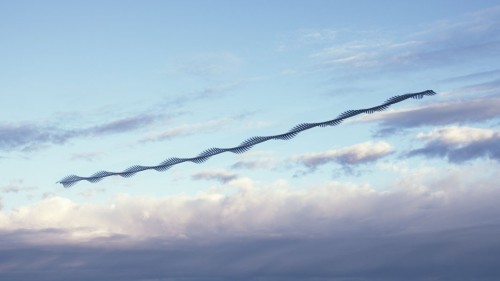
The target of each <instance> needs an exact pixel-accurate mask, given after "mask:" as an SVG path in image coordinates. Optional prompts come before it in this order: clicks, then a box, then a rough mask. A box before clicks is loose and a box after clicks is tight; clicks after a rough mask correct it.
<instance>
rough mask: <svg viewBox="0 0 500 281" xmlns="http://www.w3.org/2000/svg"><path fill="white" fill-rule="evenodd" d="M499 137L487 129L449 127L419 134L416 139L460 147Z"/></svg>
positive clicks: (497, 133) (498, 134) (499, 133)
mask: <svg viewBox="0 0 500 281" xmlns="http://www.w3.org/2000/svg"><path fill="white" fill-rule="evenodd" d="M498 136H500V132H495V131H493V130H489V129H482V128H472V127H458V126H450V127H444V128H439V129H435V130H433V131H432V132H430V133H419V134H418V135H417V138H419V139H424V140H438V141H440V142H442V143H444V144H450V145H460V144H469V143H471V142H477V141H484V140H488V139H491V138H493V137H498Z"/></svg>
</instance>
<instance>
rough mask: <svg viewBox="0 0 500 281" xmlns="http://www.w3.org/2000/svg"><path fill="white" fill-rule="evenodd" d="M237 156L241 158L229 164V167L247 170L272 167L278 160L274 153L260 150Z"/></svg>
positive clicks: (275, 165) (274, 166)
mask: <svg viewBox="0 0 500 281" xmlns="http://www.w3.org/2000/svg"><path fill="white" fill-rule="evenodd" d="M239 157H240V159H242V160H240V161H237V162H236V163H234V164H233V165H231V168H233V169H249V170H258V169H274V168H276V167H277V166H278V165H279V163H278V162H280V161H279V160H278V157H277V156H276V155H274V153H272V152H270V151H262V150H260V151H259V150H256V151H250V152H247V153H245V154H243V155H241V156H239Z"/></svg>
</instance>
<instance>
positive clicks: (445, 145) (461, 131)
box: [407, 126, 500, 163]
mask: <svg viewBox="0 0 500 281" xmlns="http://www.w3.org/2000/svg"><path fill="white" fill-rule="evenodd" d="M417 138H419V139H423V140H426V141H427V143H426V144H425V146H424V147H422V148H419V149H414V150H412V151H410V152H409V153H408V154H407V155H408V156H425V157H440V158H447V159H448V161H450V162H453V163H462V162H465V161H468V160H472V159H477V158H489V159H493V160H496V161H499V162H500V145H499V144H500V131H493V130H488V129H481V128H470V127H456V126H452V127H445V128H440V129H436V130H434V131H432V132H430V133H427V134H423V133H421V134H418V136H417Z"/></svg>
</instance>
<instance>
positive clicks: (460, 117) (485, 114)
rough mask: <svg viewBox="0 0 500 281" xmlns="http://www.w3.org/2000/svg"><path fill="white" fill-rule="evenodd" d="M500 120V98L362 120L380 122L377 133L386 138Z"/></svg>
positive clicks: (428, 106)
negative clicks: (423, 128) (420, 129)
mask: <svg viewBox="0 0 500 281" xmlns="http://www.w3.org/2000/svg"><path fill="white" fill-rule="evenodd" d="M498 117H500V97H496V96H492V97H485V98H477V99H468V100H461V101H449V102H442V103H438V104H431V105H427V106H422V107H417V108H411V109H404V110H395V111H388V112H382V113H380V114H376V115H370V116H367V117H365V118H361V119H359V121H360V122H368V121H378V122H379V124H380V127H381V128H380V129H379V130H378V131H377V133H376V134H377V135H379V136H384V135H387V134H392V133H395V132H398V131H401V130H404V129H408V128H413V127H419V126H435V125H449V124H457V123H458V124H464V123H469V122H479V121H486V120H491V119H495V118H498Z"/></svg>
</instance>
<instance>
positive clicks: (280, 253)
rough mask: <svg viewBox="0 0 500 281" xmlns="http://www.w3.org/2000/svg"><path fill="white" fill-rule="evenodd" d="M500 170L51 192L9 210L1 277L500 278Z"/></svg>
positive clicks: (0, 246) (1, 235) (1, 239)
mask: <svg viewBox="0 0 500 281" xmlns="http://www.w3.org/2000/svg"><path fill="white" fill-rule="evenodd" d="M497 170H498V166H490V167H488V166H486V167H483V166H477V165H476V166H472V167H461V168H452V169H448V170H443V171H439V170H436V171H435V173H433V175H434V176H430V175H428V174H422V173H421V172H420V171H415V172H414V173H411V174H407V175H404V177H403V178H402V180H400V181H398V182H399V183H398V184H397V187H396V188H395V189H391V190H383V191H380V190H377V189H373V188H371V187H369V186H366V185H354V184H339V183H327V184H323V185H319V186H315V187H311V188H307V189H300V188H296V187H292V186H283V184H280V185H277V186H267V185H266V186H265V187H258V186H255V183H251V184H250V185H247V186H245V187H243V188H240V189H238V190H236V191H235V192H234V193H231V194H225V195H224V194H221V193H217V194H210V193H208V194H200V195H197V196H192V197H186V196H169V197H163V198H159V197H132V196H125V197H123V196H122V197H119V198H117V199H115V200H114V201H113V202H110V204H109V205H100V204H93V205H89V204H88V203H85V204H79V203H76V202H72V201H70V200H68V199H63V198H60V197H52V198H49V199H46V200H45V201H42V202H39V203H37V204H36V205H32V206H25V207H24V208H23V211H22V212H15V211H14V212H11V213H5V212H2V213H0V215H1V217H2V219H1V220H0V223H1V224H2V230H1V231H0V250H1V251H2V256H1V258H0V268H2V274H1V277H0V279H5V280H13V281H16V280H31V279H37V280H42V281H43V280H54V281H58V280H68V279H71V280H90V279H92V280H95V279H99V278H100V279H103V280H111V281H113V280H133V281H139V280H221V281H222V280H270V281H271V280H273V281H274V280H311V281H313V280H325V281H326V280H402V279H405V280H447V279H453V280H471V279H480V280H496V279H497V277H498V276H500V269H499V268H498V266H497V265H498V260H499V258H500V254H499V253H500V241H499V239H498V237H499V235H500V219H499V218H498V215H497V214H498V213H499V212H500V205H499V204H498V202H497V198H498V197H499V196H500V189H499V188H498V184H497V179H496V177H497V176H496V174H495V172H494V171H497ZM478 173H481V174H482V176H480V177H477V175H478ZM471 175H472V176H471ZM474 175H475V176H474ZM485 175H489V176H485ZM240 184H241V183H240ZM111 206H112V207H111ZM34 214H36V215H34ZM47 217H50V220H47V219H46V218H47ZM27 226H29V228H28V227H27ZM193 268H196V270H193ZM388 268H390V270H388Z"/></svg>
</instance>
